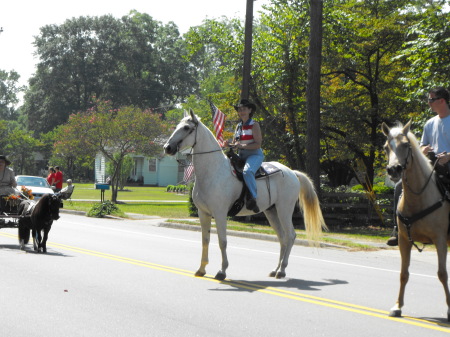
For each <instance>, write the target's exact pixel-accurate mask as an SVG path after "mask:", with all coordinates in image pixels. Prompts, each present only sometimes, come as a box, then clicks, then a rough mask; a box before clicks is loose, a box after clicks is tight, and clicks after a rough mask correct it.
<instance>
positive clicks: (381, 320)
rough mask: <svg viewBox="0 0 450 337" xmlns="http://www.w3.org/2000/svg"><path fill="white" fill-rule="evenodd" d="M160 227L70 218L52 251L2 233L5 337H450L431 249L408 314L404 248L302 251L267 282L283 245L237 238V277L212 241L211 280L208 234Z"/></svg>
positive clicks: (0, 312)
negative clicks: (201, 272) (205, 255)
mask: <svg viewBox="0 0 450 337" xmlns="http://www.w3.org/2000/svg"><path fill="white" fill-rule="evenodd" d="M160 222H161V219H146V220H113V219H91V218H86V217H83V216H76V215H71V214H62V217H61V219H60V220H58V221H57V222H55V224H54V226H53V228H52V231H51V232H50V235H49V243H48V250H49V252H48V254H46V255H44V254H35V253H34V252H33V251H32V248H31V245H29V246H28V247H27V250H26V251H20V250H19V249H18V244H17V237H16V230H13V229H1V230H0V265H1V267H0V268H1V270H2V273H1V279H0V284H1V291H0V333H1V335H2V336H8V337H9V336H11V337H14V336H47V337H51V336H127V337H130V336H342V337H344V336H345V337H348V336H358V337H359V336H365V337H367V336H377V337H378V336H384V335H393V336H421V337H422V336H427V337H428V336H438V335H439V336H442V335H443V334H445V333H450V325H449V324H448V322H447V320H446V312H447V308H446V305H445V299H444V296H443V290H442V286H441V285H440V283H439V281H438V279H437V277H436V264H437V261H436V260H437V258H436V254H435V253H434V252H433V251H431V250H430V251H428V252H427V251H426V252H424V253H418V252H416V251H415V252H413V262H412V266H411V269H410V271H411V277H410V283H409V284H408V287H407V292H406V307H405V308H404V311H403V314H404V315H405V317H403V318H389V317H388V310H389V308H390V307H391V306H393V305H394V302H395V298H396V295H397V291H398V278H399V273H398V270H399V265H400V258H399V253H398V251H396V250H382V251H376V252H352V251H349V250H344V249H332V248H318V249H315V248H310V247H305V246H301V245H296V246H294V248H293V251H292V254H291V259H290V264H289V266H288V268H287V278H285V279H282V280H275V279H272V278H269V277H267V275H268V273H269V272H270V271H271V270H272V269H273V268H274V267H275V265H276V262H277V259H278V250H279V245H278V243H276V242H271V241H265V240H255V239H249V238H242V237H233V236H230V237H229V239H228V254H229V260H230V267H229V269H228V272H227V277H228V279H227V280H226V281H223V282H218V281H216V280H214V279H213V276H212V275H215V273H216V272H217V271H218V269H219V266H220V252H219V248H218V245H217V238H216V235H212V236H211V247H210V264H209V266H208V268H207V272H208V274H207V276H206V277H204V278H196V277H194V276H193V275H194V272H195V270H196V269H197V268H198V266H199V263H200V252H201V247H200V233H198V232H194V231H184V230H179V229H172V228H165V227H161V226H158V224H159V223H160Z"/></svg>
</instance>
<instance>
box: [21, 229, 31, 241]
mask: <svg viewBox="0 0 450 337" xmlns="http://www.w3.org/2000/svg"><path fill="white" fill-rule="evenodd" d="M22 240H23V243H24V244H25V245H26V244H27V243H28V241H30V230H29V229H28V228H20V227H19V242H21V241H22Z"/></svg>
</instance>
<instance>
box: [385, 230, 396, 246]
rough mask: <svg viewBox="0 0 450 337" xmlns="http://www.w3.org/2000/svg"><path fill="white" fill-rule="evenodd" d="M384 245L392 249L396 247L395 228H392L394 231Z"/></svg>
mask: <svg viewBox="0 0 450 337" xmlns="http://www.w3.org/2000/svg"><path fill="white" fill-rule="evenodd" d="M386 244H387V245H388V246H392V247H394V246H398V232H397V226H394V230H393V231H392V234H391V237H390V238H389V239H388V240H387V242H386Z"/></svg>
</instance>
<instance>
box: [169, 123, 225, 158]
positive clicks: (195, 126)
mask: <svg viewBox="0 0 450 337" xmlns="http://www.w3.org/2000/svg"><path fill="white" fill-rule="evenodd" d="M191 122H192V123H194V128H192V129H191V130H190V131H189V133H188V134H187V135H186V137H187V136H189V135H190V134H191V133H192V132H194V130H195V138H194V144H193V145H192V146H191V150H190V152H189V155H195V154H207V153H213V152H219V151H222V148H220V149H217V150H212V151H205V152H196V153H193V152H192V151H193V150H194V147H195V145H197V130H198V121H193V120H191ZM186 137H184V138H183V139H182V140H180V141H179V142H178V144H177V152H179V150H180V143H181V142H182V141H183V140H184V139H185V138H186Z"/></svg>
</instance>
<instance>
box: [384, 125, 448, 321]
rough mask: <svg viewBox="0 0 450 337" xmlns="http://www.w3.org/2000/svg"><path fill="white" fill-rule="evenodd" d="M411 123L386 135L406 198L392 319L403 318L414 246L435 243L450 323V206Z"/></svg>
mask: <svg viewBox="0 0 450 337" xmlns="http://www.w3.org/2000/svg"><path fill="white" fill-rule="evenodd" d="M410 126H411V121H410V122H408V123H407V124H406V125H405V126H404V127H403V126H399V127H395V128H392V129H390V128H389V127H388V126H387V125H386V124H385V123H383V125H382V130H383V133H384V134H385V135H386V137H387V145H388V147H389V149H390V151H391V152H392V153H395V155H396V159H394V158H393V157H392V156H390V157H389V158H390V160H394V161H395V160H396V161H397V162H394V163H392V162H390V163H389V165H388V167H391V166H395V165H398V164H399V165H400V166H401V168H402V170H401V172H402V184H403V194H402V196H401V197H400V200H399V203H398V206H397V223H398V230H399V249H400V255H401V258H402V265H401V272H400V291H399V295H398V299H397V303H396V304H395V306H394V307H392V309H391V311H390V316H395V317H400V316H401V314H402V307H403V305H404V295H405V287H406V283H407V282H408V279H409V271H408V268H409V264H410V260H411V247H412V246H413V245H415V243H414V242H421V243H433V244H434V245H435V246H436V250H437V255H438V264H439V266H438V273H437V274H438V277H439V280H440V281H441V283H442V285H443V286H444V291H445V296H446V300H447V319H449V320H450V294H449V288H448V284H447V281H448V275H447V267H446V262H447V244H450V238H449V234H448V226H449V212H450V203H448V202H447V201H445V199H444V197H443V196H442V194H441V192H440V191H439V189H438V187H437V185H436V175H435V174H434V173H433V167H432V165H431V162H430V161H429V160H428V158H427V157H426V156H425V155H424V154H423V153H422V151H421V149H420V147H419V144H418V142H417V139H416V137H414V135H413V134H412V133H411V132H410V131H409V130H410Z"/></svg>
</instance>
